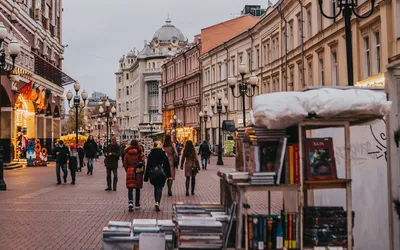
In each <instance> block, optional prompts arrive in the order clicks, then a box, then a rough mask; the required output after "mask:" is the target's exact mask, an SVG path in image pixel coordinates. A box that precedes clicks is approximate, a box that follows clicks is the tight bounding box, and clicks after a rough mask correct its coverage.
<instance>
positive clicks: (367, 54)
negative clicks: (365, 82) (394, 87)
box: [364, 36, 371, 78]
mask: <svg viewBox="0 0 400 250" xmlns="http://www.w3.org/2000/svg"><path fill="white" fill-rule="evenodd" d="M370 56H371V55H370V49H369V37H368V36H366V37H364V78H367V77H369V76H371V62H370Z"/></svg>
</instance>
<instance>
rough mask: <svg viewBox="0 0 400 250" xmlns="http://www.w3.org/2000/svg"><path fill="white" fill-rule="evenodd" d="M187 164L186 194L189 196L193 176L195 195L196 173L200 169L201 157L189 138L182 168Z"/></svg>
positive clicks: (184, 151)
mask: <svg viewBox="0 0 400 250" xmlns="http://www.w3.org/2000/svg"><path fill="white" fill-rule="evenodd" d="M183 166H185V177H186V196H189V184H190V178H192V186H191V187H192V190H191V191H192V195H194V188H195V185H196V175H197V173H198V172H199V170H200V164H199V158H198V156H197V154H196V149H195V148H194V146H193V142H192V141H191V140H187V141H186V143H185V147H184V149H183V155H182V160H181V169H183Z"/></svg>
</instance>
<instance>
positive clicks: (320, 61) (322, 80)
mask: <svg viewBox="0 0 400 250" xmlns="http://www.w3.org/2000/svg"><path fill="white" fill-rule="evenodd" d="M318 69H319V70H318V71H319V83H320V85H321V86H325V71H324V59H323V56H322V55H321V57H320V58H319V59H318Z"/></svg>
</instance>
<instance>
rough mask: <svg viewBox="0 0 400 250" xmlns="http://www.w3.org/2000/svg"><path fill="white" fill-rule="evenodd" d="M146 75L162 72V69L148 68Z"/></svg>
mask: <svg viewBox="0 0 400 250" xmlns="http://www.w3.org/2000/svg"><path fill="white" fill-rule="evenodd" d="M144 72H145V73H152V72H157V73H158V72H161V68H148V69H146V70H145V71H144Z"/></svg>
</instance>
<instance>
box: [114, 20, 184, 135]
mask: <svg viewBox="0 0 400 250" xmlns="http://www.w3.org/2000/svg"><path fill="white" fill-rule="evenodd" d="M186 45H187V41H186V38H185V37H184V35H183V34H182V32H181V31H180V30H179V29H178V28H176V27H175V26H174V25H173V24H172V23H171V20H170V19H169V18H168V19H167V20H166V23H165V24H164V25H163V26H162V27H161V28H160V29H158V30H157V31H156V32H155V33H154V36H153V38H152V40H151V42H150V43H148V42H147V41H145V43H144V47H143V49H142V50H141V51H136V49H133V50H132V51H130V52H129V53H128V54H127V55H126V56H125V55H124V56H123V57H122V58H121V59H120V61H119V70H118V72H116V73H115V75H116V86H117V93H116V96H117V117H118V120H119V126H120V127H119V130H120V131H119V134H120V137H121V140H130V139H133V138H141V137H143V136H145V135H150V134H160V133H162V132H163V130H162V94H161V82H162V81H161V80H162V70H161V65H162V64H163V63H164V59H165V58H166V57H167V56H172V55H174V54H175V53H176V52H177V51H180V50H181V49H182V48H184V47H185V46H186Z"/></svg>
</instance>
